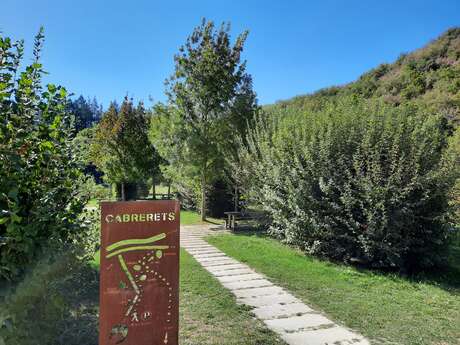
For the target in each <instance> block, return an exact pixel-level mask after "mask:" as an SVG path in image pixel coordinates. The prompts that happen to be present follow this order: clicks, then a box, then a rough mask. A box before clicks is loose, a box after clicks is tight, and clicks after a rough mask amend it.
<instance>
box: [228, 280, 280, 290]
mask: <svg viewBox="0 0 460 345" xmlns="http://www.w3.org/2000/svg"><path fill="white" fill-rule="evenodd" d="M222 285H223V286H225V287H226V288H227V289H230V290H238V289H248V288H260V287H266V286H273V284H272V283H271V282H269V281H268V280H267V279H257V280H243V281H236V282H229V283H222Z"/></svg>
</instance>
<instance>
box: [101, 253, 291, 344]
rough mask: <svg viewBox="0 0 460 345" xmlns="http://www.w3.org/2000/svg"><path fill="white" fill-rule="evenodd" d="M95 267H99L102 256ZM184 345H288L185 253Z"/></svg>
mask: <svg viewBox="0 0 460 345" xmlns="http://www.w3.org/2000/svg"><path fill="white" fill-rule="evenodd" d="M93 266H94V267H98V266H99V255H98V254H97V255H96V257H95V261H94V262H93ZM179 325H180V331H179V335H180V339H179V340H180V341H179V343H180V344H181V345H217V344H218V345H271V344H285V343H284V342H283V341H282V340H281V339H279V338H278V337H277V336H276V335H275V334H274V333H273V332H271V331H269V330H268V329H267V328H265V327H264V325H263V324H262V322H260V321H258V320H256V319H254V318H253V317H252V316H251V314H250V311H249V310H248V308H245V307H243V306H240V305H237V304H236V302H235V298H234V297H233V295H232V294H231V293H230V292H229V291H228V290H227V289H225V288H224V287H222V285H221V284H220V283H219V282H218V281H217V279H215V278H214V277H212V276H211V275H210V274H209V273H208V272H206V271H205V270H204V269H203V268H202V267H201V266H200V264H199V263H198V262H197V261H196V260H195V259H193V258H192V257H191V256H190V255H189V254H188V253H187V252H185V250H181V257H180V322H179Z"/></svg>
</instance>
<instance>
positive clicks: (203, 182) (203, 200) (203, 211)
mask: <svg viewBox="0 0 460 345" xmlns="http://www.w3.org/2000/svg"><path fill="white" fill-rule="evenodd" d="M201 220H202V221H205V220H206V174H205V170H204V169H203V172H202V174H201Z"/></svg>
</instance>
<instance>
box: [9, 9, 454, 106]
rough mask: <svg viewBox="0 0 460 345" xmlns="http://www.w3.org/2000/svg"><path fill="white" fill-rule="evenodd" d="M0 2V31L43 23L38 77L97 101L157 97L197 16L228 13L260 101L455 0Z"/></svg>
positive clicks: (384, 57) (386, 46)
mask: <svg viewBox="0 0 460 345" xmlns="http://www.w3.org/2000/svg"><path fill="white" fill-rule="evenodd" d="M1 1H2V6H1V8H2V11H1V12H0V31H2V32H3V35H8V36H10V37H12V38H15V39H18V38H24V39H25V40H26V45H28V47H29V48H30V46H31V44H32V39H33V36H34V35H35V33H36V32H37V30H38V28H39V27H40V25H43V26H44V27H45V31H46V43H45V49H44V55H43V63H44V64H45V68H46V70H47V71H49V72H50V75H49V76H48V77H47V78H46V81H48V82H55V83H58V84H62V85H64V86H66V87H67V88H68V89H69V90H70V91H71V92H73V93H75V94H83V95H85V96H90V97H93V96H96V97H97V99H98V100H99V101H101V102H102V103H103V104H104V105H107V104H108V103H109V102H110V101H111V100H114V99H117V100H120V99H122V97H124V96H125V95H126V94H128V95H130V96H132V97H134V99H136V100H139V99H142V100H144V101H146V103H147V104H149V102H148V99H149V96H151V97H152V98H153V99H154V100H155V101H164V100H165V96H164V86H163V81H164V79H165V78H167V77H168V76H169V75H170V74H171V73H172V71H173V56H174V54H175V53H176V52H177V50H178V48H179V46H180V45H182V44H183V43H184V42H185V40H186V38H187V36H188V35H189V34H190V33H191V32H192V30H193V28H194V27H195V26H197V25H198V24H199V23H200V21H201V18H202V17H206V18H207V19H211V20H213V21H215V22H216V23H220V22H222V21H230V22H231V23H232V33H233V37H235V36H236V35H237V34H238V33H239V32H241V31H243V30H244V29H248V30H249V31H250V34H249V37H248V40H247V43H246V46H245V51H244V58H245V59H247V61H248V71H249V72H250V73H251V74H252V76H253V79H254V89H255V91H256V92H257V94H258V98H259V102H260V103H261V104H268V103H272V102H275V101H277V100H281V99H286V98H290V97H293V96H295V95H299V94H305V93H309V92H313V91H315V90H318V89H320V88H323V87H327V86H332V85H339V84H344V83H347V82H350V81H353V80H354V79H356V78H357V77H359V75H360V74H362V73H363V72H365V71H367V70H369V69H371V68H373V67H375V66H377V65H378V64H380V63H382V62H392V61H394V60H395V59H396V58H397V57H398V56H399V54H400V53H402V52H408V51H411V50H414V49H416V48H418V47H421V46H423V45H425V44H426V43H427V42H429V41H430V40H432V39H434V38H436V37H437V36H438V35H440V34H441V33H442V32H444V31H445V30H446V29H448V28H449V27H453V26H460V0H436V1H431V0H430V1H428V0H427V1H424V0H416V1H413V0H399V1H396V0H386V1H384V0H381V1H378V0H374V1H372V0H361V1H356V0H343V1H340V0H317V1H307V0H304V1H300V0H299V1H294V0H291V1H289V0H284V1H283V0H279V1H271V0H266V1H259V0H245V1H240V0H231V1H230V0H228V1H218V0H214V1H212V0H188V1H182V0H180V1H179V0H177V1H174V0H168V1H164V0H161V1H160V0H131V1H127V0H125V1H120V0H110V1H109V0H105V1H104V0H91V1H90V0H78V1H74V0H59V1H57V0H56V1H54V0H42V1H33V0H1ZM28 51H29V52H30V49H29V50H28ZM27 61H30V54H29V55H28V56H27Z"/></svg>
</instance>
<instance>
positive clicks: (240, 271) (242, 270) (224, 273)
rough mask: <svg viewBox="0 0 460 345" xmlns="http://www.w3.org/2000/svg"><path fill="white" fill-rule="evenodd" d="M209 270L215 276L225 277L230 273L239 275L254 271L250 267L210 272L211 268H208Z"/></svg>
mask: <svg viewBox="0 0 460 345" xmlns="http://www.w3.org/2000/svg"><path fill="white" fill-rule="evenodd" d="M208 271H209V272H211V273H212V274H213V275H214V276H215V277H223V276H225V277H227V276H231V275H241V274H252V273H255V272H254V271H253V270H251V269H250V268H238V269H233V270H225V271H216V272H212V271H211V270H208Z"/></svg>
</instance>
